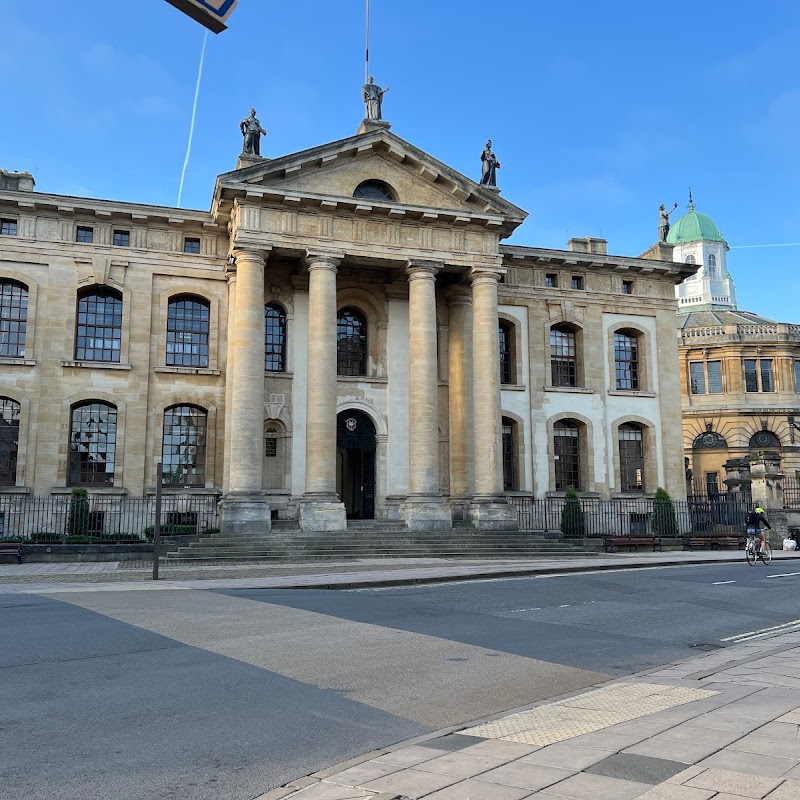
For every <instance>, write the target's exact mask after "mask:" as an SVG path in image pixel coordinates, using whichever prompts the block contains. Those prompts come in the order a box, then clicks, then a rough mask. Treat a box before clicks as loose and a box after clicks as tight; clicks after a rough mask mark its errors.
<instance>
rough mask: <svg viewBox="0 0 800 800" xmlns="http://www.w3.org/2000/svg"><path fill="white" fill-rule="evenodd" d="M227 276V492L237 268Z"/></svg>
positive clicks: (224, 484) (224, 479)
mask: <svg viewBox="0 0 800 800" xmlns="http://www.w3.org/2000/svg"><path fill="white" fill-rule="evenodd" d="M225 277H226V278H227V279H228V325H227V328H226V331H227V333H226V340H227V346H226V356H225V440H224V445H223V446H224V450H223V453H224V459H225V463H224V466H223V474H222V490H223V492H227V491H228V490H229V489H230V485H231V428H232V427H233V414H232V411H233V400H232V399H231V394H232V392H233V342H234V332H235V331H236V270H235V268H233V269H230V268H229V269H228V270H227V272H226V274H225Z"/></svg>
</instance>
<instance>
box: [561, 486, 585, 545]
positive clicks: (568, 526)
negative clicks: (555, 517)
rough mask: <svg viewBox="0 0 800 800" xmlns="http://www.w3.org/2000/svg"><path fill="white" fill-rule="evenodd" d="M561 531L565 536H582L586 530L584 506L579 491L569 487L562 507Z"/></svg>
mask: <svg viewBox="0 0 800 800" xmlns="http://www.w3.org/2000/svg"><path fill="white" fill-rule="evenodd" d="M561 532H562V533H563V534H564V536H570V537H581V536H583V535H584V534H585V532H586V523H585V521H584V518H583V508H581V501H580V498H579V497H578V493H577V492H576V491H575V490H574V489H567V498H566V502H565V503H564V508H562V509H561Z"/></svg>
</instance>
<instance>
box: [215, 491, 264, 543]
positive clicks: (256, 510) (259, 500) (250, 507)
mask: <svg viewBox="0 0 800 800" xmlns="http://www.w3.org/2000/svg"><path fill="white" fill-rule="evenodd" d="M220 510H221V515H220V516H221V520H222V524H221V528H222V532H223V533H225V534H227V535H230V536H236V535H237V534H244V533H269V532H270V531H271V530H272V521H271V519H270V516H271V515H270V507H269V499H268V498H267V497H266V495H262V494H249V493H246V492H231V493H230V494H226V495H225V496H224V497H223V498H222V502H221V503H220Z"/></svg>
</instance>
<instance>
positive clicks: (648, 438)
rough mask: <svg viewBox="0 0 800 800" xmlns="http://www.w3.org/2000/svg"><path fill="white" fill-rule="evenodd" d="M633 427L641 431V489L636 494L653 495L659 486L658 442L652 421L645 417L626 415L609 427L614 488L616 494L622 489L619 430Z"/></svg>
mask: <svg viewBox="0 0 800 800" xmlns="http://www.w3.org/2000/svg"><path fill="white" fill-rule="evenodd" d="M625 425H630V426H635V427H637V428H638V429H639V430H640V431H641V442H642V461H643V475H642V479H643V481H642V483H643V488H642V490H641V492H635V493H637V494H654V493H655V491H656V489H657V488H658V484H659V476H658V441H657V437H656V428H655V425H653V423H652V421H651V420H649V419H646V418H645V417H639V416H635V415H628V416H625V417H620V418H619V419H616V420H614V422H613V423H612V425H611V433H612V436H613V439H612V447H613V454H614V487H615V489H616V491H617V492H622V493H623V494H626V493H627V492H623V489H622V465H621V460H620V429H621V428H622V427H623V426H625Z"/></svg>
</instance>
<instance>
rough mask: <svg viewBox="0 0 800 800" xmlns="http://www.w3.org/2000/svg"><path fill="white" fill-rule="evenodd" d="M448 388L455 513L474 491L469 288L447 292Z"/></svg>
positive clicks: (452, 490)
mask: <svg viewBox="0 0 800 800" xmlns="http://www.w3.org/2000/svg"><path fill="white" fill-rule="evenodd" d="M447 301H448V305H449V312H450V320H449V325H448V376H447V377H448V386H449V392H448V395H449V405H450V503H451V505H452V506H453V508H454V510H456V509H457V508H458V507H461V511H462V516H464V514H463V509H464V506H465V504H466V503H467V502H468V501H469V500H470V499H471V498H472V495H473V494H474V492H475V467H474V461H473V449H474V448H473V442H472V419H473V410H472V293H471V291H470V289H469V287H468V286H451V287H450V289H448V290H447Z"/></svg>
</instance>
